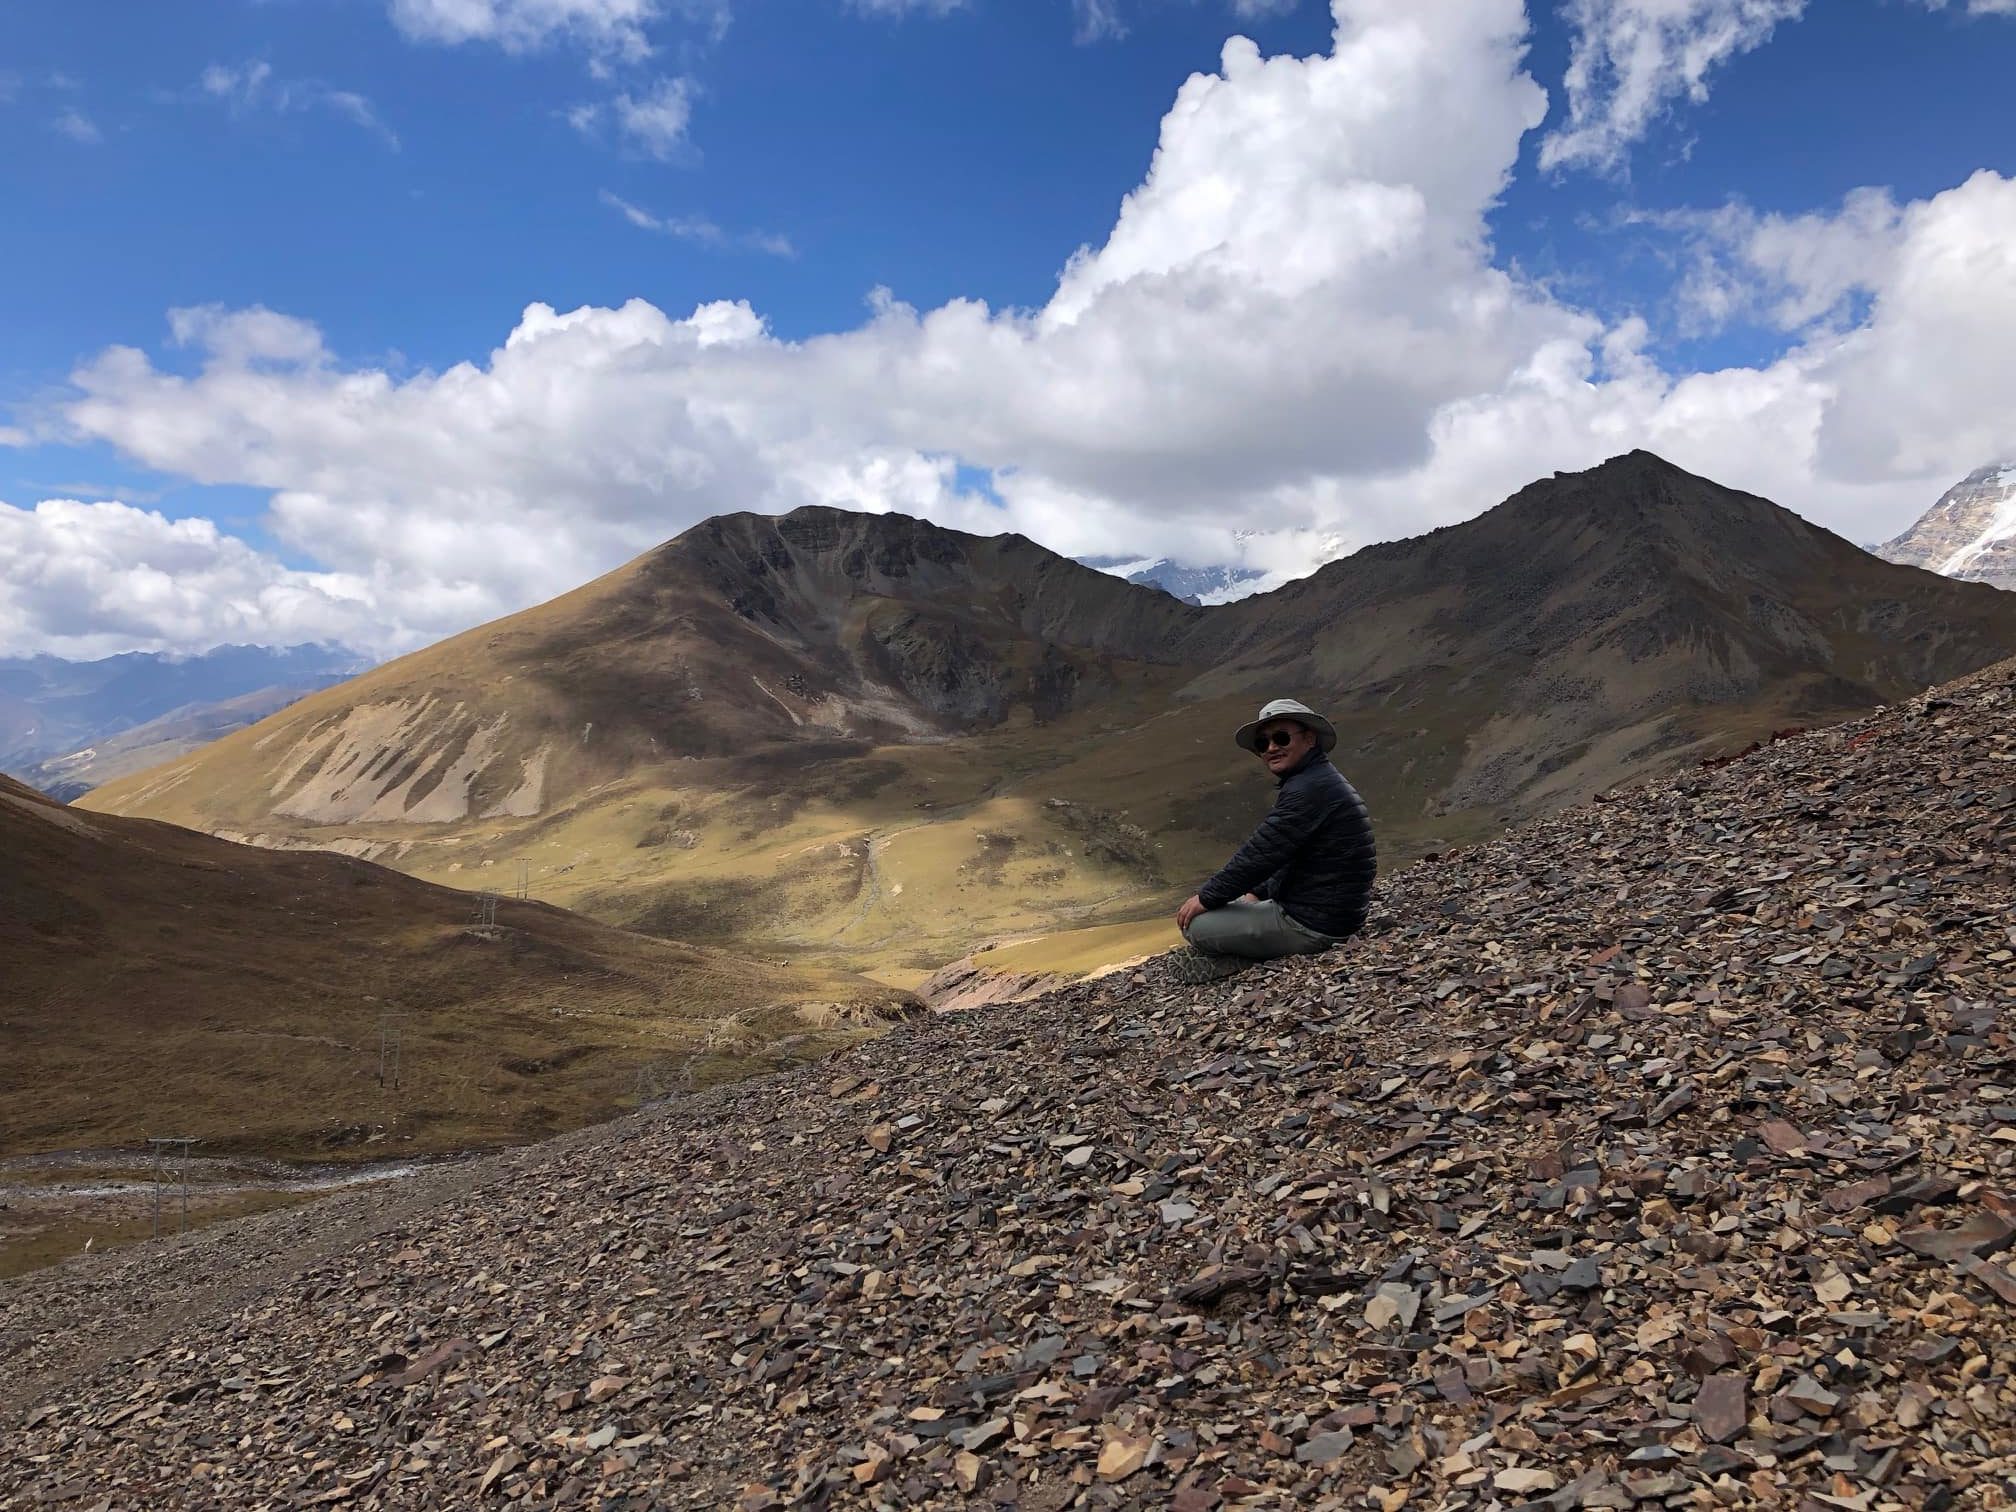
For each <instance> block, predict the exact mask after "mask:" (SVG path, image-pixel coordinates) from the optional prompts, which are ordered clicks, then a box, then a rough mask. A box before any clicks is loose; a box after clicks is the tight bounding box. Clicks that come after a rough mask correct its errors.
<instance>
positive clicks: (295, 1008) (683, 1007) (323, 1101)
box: [0, 777, 903, 1155]
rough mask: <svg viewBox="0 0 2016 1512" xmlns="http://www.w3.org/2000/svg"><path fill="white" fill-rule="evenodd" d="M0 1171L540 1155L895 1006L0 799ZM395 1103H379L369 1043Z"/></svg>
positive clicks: (423, 891)
mask: <svg viewBox="0 0 2016 1512" xmlns="http://www.w3.org/2000/svg"><path fill="white" fill-rule="evenodd" d="M0 855H4V856H5V857H6V865H5V866H4V867H0V1038H4V1042H5V1044H6V1046H7V1053H6V1055H5V1056H4V1057H0V1155H7V1154H13V1153H16V1152H20V1151H34V1150H51V1149H60V1148H69V1147H82V1146H113V1145H127V1146H131V1145H137V1144H138V1143H139V1142H140V1141H141V1140H142V1139H143V1138H144V1137H145V1136H147V1135H150V1134H164V1133H176V1134H190V1135H194V1136H197V1137H200V1138H201V1139H203V1140H204V1141H205V1142H206V1145H207V1146H208V1147H209V1148H211V1149H220V1148H221V1149H247V1150H257V1151H260V1152H263V1153H267V1154H281V1153H285V1154H312V1153H325V1152H328V1151H330V1150H332V1149H333V1150H338V1151H345V1152H349V1153H358V1152H360V1151H362V1150H363V1149H364V1148H365V1147H366V1146H367V1145H368V1146H370V1147H371V1148H372V1150H373V1153H381V1154H391V1153H399V1154H404V1153H411V1152H420V1151H433V1150H443V1149H462V1148H467V1147H469V1146H472V1145H481V1144H494V1143H498V1142H502V1141H509V1140H522V1139H531V1138H538V1137H541V1136H542V1135H545V1134H549V1133H552V1132H554V1131H556V1130H558V1129H561V1128H565V1127H571V1126H574V1125H578V1124H582V1123H586V1122H589V1121H590V1120H593V1119H596V1118H606V1117H608V1116H610V1115H611V1114H612V1113H614V1112H616V1111H618V1110H620V1109H621V1108H623V1107H625V1106H634V1105H635V1102H636V1099H637V1095H638V1092H639V1089H640V1086H644V1087H646V1089H647V1090H651V1089H656V1088H657V1087H660V1086H677V1085H681V1084H684V1083H685V1082H687V1081H689V1080H691V1081H695V1082H705V1081H708V1080H713V1079H717V1078H720V1077H723V1076H735V1075H742V1074H746V1073H747V1072H748V1071H749V1070H751V1069H760V1068H764V1067H769V1066H775V1065H779V1064H786V1063H789V1061H790V1060H791V1059H792V1058H793V1057H794V1056H817V1055H819V1054H823V1053H824V1052H825V1051H827V1050H830V1049H832V1048H833V1047H834V1046H836V1045H840V1044H846V1043H849V1042H851V1041H852V1040H853V1039H855V1038H858V1037H859V1036H860V1035H861V1034H863V1033H864V1032H866V1031H867V1029H868V1028H869V1027H870V1026H872V1025H874V1024H875V1023H876V1022H877V1020H878V1019H879V1017H880V1016H881V1015H883V1014H885V1013H891V1012H897V1011H901V1009H902V1007H903V1005H902V1004H901V1003H900V1001H898V1000H897V997H896V995H895V994H893V993H891V992H889V991H888V990H886V989H883V988H879V987H877V986H875V984H872V983H868V982H865V981H862V980H861V979H859V978H851V977H845V976H840V975H837V974H834V973H830V972H818V971H810V970H805V969H802V968H786V967H781V966H777V965H774V964H772V963H769V962H765V961H756V960H750V959H746V958H742V957H737V956H730V955H726V954H723V953H721V952H718V951H710V950H702V949H697V948H694V947H689V946H681V945H674V944H670V943H668V942H666V941H662V940H653V939H646V938H644V937H641V936H637V935H631V934H625V933H624V932H622V931H620V930H616V929H611V928H610V927H608V926H607V925H603V924H597V923H595V922H593V921H591V920H588V919H584V918H581V917H579V916H577V915H573V914H568V913H564V912H562V911H561V910H559V909H557V908H553V907H550V906H548V905H546V904H543V903H535V902H522V901H519V900H517V899H505V900H502V901H500V902H498V903H496V905H495V925H494V927H483V926H481V925H479V921H478V918H477V914H476V900H475V899H473V898H471V897H470V896H469V895H468V894H467V893H459V892H454V891H451V890H449V889H447V888H442V887H436V886H434V885H433V884H431V883H427V882H422V881H419V880H417V879H415V878H412V877H408V876H404V875H402V874H400V873H398V872H394V871H389V870H387V869H386V868H384V867H380V866H374V865H371V864H369V863H367V862H363V861H357V860H353V859H351V858H348V857H344V856H338V855H331V854H328V853H325V852H306V853H286V854H283V853H278V852H274V851H267V850H259V849H255V848H253V847H250V846H243V845H232V844H228V843H226V842H225V841H222V840H217V839H213V838H211V837H210V836H208V835H199V834H195V833H192V832H190V831H188V830H183V829H179V828H176V827H175V826H173V825H166V824H158V823H154V822H152V821H148V820H139V819H121V818H115V817H112V816H107V815H96V814H92V815H87V814H82V813H79V812H78V811H77V810H75V809H73V808H67V807H64V806H62V805H59V804H57V803H54V802H52V801H51V800H49V799H47V798H45V797H43V796H42V795H40V794H37V793H35V792H33V791H31V790H30V789H28V788H25V787H23V786H21V785H20V784H18V783H15V782H12V781H10V780H9V779H7V778H5V777H0ZM388 1016H389V1017H390V1020H391V1022H392V1023H393V1024H394V1026H395V1027H396V1029H397V1035H398V1038H399V1040H400V1042H401V1044H400V1062H401V1065H400V1070H401V1075H400V1078H399V1084H398V1085H397V1086H381V1085H380V1084H379V1082H378V1080H377V1073H378V1069H379V1060H380V1040H381V1024H383V1023H384V1022H385V1021H386V1020H387V1018H388Z"/></svg>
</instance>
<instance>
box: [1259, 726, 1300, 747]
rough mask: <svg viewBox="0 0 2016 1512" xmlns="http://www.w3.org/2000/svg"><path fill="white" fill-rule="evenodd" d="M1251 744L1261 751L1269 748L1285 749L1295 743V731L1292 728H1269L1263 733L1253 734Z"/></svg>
mask: <svg viewBox="0 0 2016 1512" xmlns="http://www.w3.org/2000/svg"><path fill="white" fill-rule="evenodd" d="M1253 744H1254V745H1255V746H1256V747H1258V748H1259V749H1260V750H1262V751H1265V750H1269V749H1272V750H1276V751H1285V750H1287V749H1288V747H1290V746H1291V745H1293V744H1295V732H1294V731H1293V730H1269V731H1267V732H1266V733H1265V734H1264V735H1256V736H1254V737H1253Z"/></svg>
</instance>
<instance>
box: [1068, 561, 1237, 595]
mask: <svg viewBox="0 0 2016 1512" xmlns="http://www.w3.org/2000/svg"><path fill="white" fill-rule="evenodd" d="M1074 560H1076V561H1079V562H1083V563H1084V564H1085V565H1086V566H1087V567H1092V568H1096V569H1097V570H1098V571H1100V572H1105V573H1110V574H1112V575H1113V576H1114V577H1117V578H1121V579H1124V580H1125V581H1127V582H1129V583H1140V584H1141V585H1143V586H1144V587H1148V588H1160V589H1161V590H1162V591H1163V592H1164V593H1166V594H1168V595H1169V596H1170V597H1171V598H1178V599H1181V600H1182V601H1183V602H1184V603H1186V604H1225V603H1230V602H1231V601H1232V600H1233V599H1236V598H1244V597H1245V596H1246V594H1248V593H1252V592H1254V591H1256V590H1257V589H1258V588H1259V587H1260V585H1261V580H1262V579H1263V578H1264V577H1265V576H1266V574H1265V573H1263V572H1261V571H1259V570H1258V569H1257V568H1253V567H1183V566H1179V565H1178V564H1176V563H1175V562H1172V561H1170V560H1169V559H1168V558H1167V557H1117V556H1082V557H1077V558H1074Z"/></svg>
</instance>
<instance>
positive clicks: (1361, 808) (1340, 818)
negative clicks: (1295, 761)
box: [1197, 750, 1379, 939]
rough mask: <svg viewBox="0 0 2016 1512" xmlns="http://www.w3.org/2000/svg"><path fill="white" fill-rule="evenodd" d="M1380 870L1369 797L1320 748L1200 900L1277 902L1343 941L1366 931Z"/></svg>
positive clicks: (1285, 779)
mask: <svg viewBox="0 0 2016 1512" xmlns="http://www.w3.org/2000/svg"><path fill="white" fill-rule="evenodd" d="M1378 870H1379V855H1378V850H1377V848H1376V847H1375V846H1374V844H1373V841H1372V816H1371V815H1370V814H1368V813H1366V812H1365V800H1364V799H1362V798H1360V797H1359V796H1358V793H1357V790H1356V789H1355V788H1353V787H1352V786H1351V784H1350V783H1348V782H1346V781H1345V780H1344V774H1343V773H1342V772H1340V771H1338V770H1337V768H1336V767H1334V766H1332V765H1331V764H1330V758H1329V757H1328V756H1326V755H1324V754H1323V752H1322V751H1320V750H1314V751H1311V752H1310V753H1309V754H1308V755H1307V756H1306V757H1304V758H1303V759H1302V761H1301V763H1300V764H1299V765H1297V766H1295V767H1293V768H1291V769H1290V770H1289V771H1288V772H1287V773H1285V774H1284V775H1283V776H1282V778H1281V790H1280V791H1279V792H1278V793H1276V794H1275V795H1274V807H1273V809H1272V811H1271V812H1269V814H1268V815H1267V817H1266V818H1265V819H1263V820H1261V821H1260V828H1258V829H1257V830H1255V831H1253V838H1252V839H1250V840H1248V841H1247V842H1246V843H1245V844H1244V845H1242V846H1240V847H1239V852H1238V854H1237V855H1235V856H1233V858H1232V859H1231V860H1230V861H1227V862H1226V863H1225V866H1224V868H1223V869H1222V870H1221V871H1220V872H1219V873H1218V875H1216V876H1215V877H1213V878H1212V879H1211V880H1210V881H1209V882H1206V883H1205V884H1204V885H1203V886H1202V887H1200V888H1199V889H1197V896H1198V898H1199V899H1201V900H1202V902H1203V904H1204V906H1205V907H1206V908H1223V907H1224V906H1225V905H1226V904H1227V903H1230V902H1231V901H1232V900H1233V899H1235V898H1238V897H1242V896H1244V895H1245V894H1246V893H1249V892H1250V893H1252V894H1254V895H1255V896H1256V897H1258V898H1260V899H1262V900H1266V899H1269V898H1271V899H1273V900H1274V901H1275V902H1276V903H1279V904H1280V905H1281V907H1282V908H1283V909H1285V910H1286V911H1287V913H1288V916H1289V917H1290V918H1292V919H1293V920H1295V922H1296V923H1298V924H1302V925H1305V926H1307V927H1308V928H1310V929H1313V930H1315V931H1317V932H1318V933H1319V934H1327V935H1331V936H1334V937H1335V938H1338V939H1342V938H1343V937H1344V936H1345V935H1349V934H1356V933H1357V932H1358V931H1359V930H1360V929H1361V928H1363V927H1364V924H1365V914H1366V911H1367V909H1368V908H1370V906H1371V902H1372V879H1373V877H1374V875H1375V874H1376V873H1377V872H1378Z"/></svg>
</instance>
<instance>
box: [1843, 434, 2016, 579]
mask: <svg viewBox="0 0 2016 1512" xmlns="http://www.w3.org/2000/svg"><path fill="white" fill-rule="evenodd" d="M1876 554H1877V555H1878V556H1881V557H1883V558H1884V559H1885V560H1886V561H1891V562H1901V563H1903V564H1904V565H1906V566H1909V567H1923V568H1926V569H1927V570H1928V571H1931V572H1937V573H1941V574H1943V575H1944V576H1946V577H1952V578H1960V579H1962V580H1964V581H1966V582H1973V583H1989V584H1992V585H1993V586H1995V587H1997V588H2011V589H2016V462H1991V463H1989V464H1988V465H1987V466H1986V467H1981V468H1976V469H1975V470H1974V471H1973V472H1971V473H1969V474H1968V475H1967V476H1966V477H1964V478H1962V479H1961V480H1960V481H1959V482H1958V483H1956V484H1954V485H1953V486H1952V487H1951V488H1949V489H1947V490H1946V492H1945V493H1944V494H1942V495H1940V497H1939V501H1938V502H1937V503H1936V504H1934V505H1933V506H1932V507H1931V508H1930V509H1928V510H1926V511H1925V513H1924V514H1923V515H1921V516H1920V517H1919V518H1918V521H1917V523H1916V524H1914V525H1913V526H1912V527H1911V528H1910V529H1909V530H1907V531H1905V532H1904V533H1903V534H1902V535H1900V536H1898V537H1897V538H1896V539H1895V540H1891V541H1885V542H1884V543H1883V544H1882V545H1881V546H1878V547H1877V548H1876Z"/></svg>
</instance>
